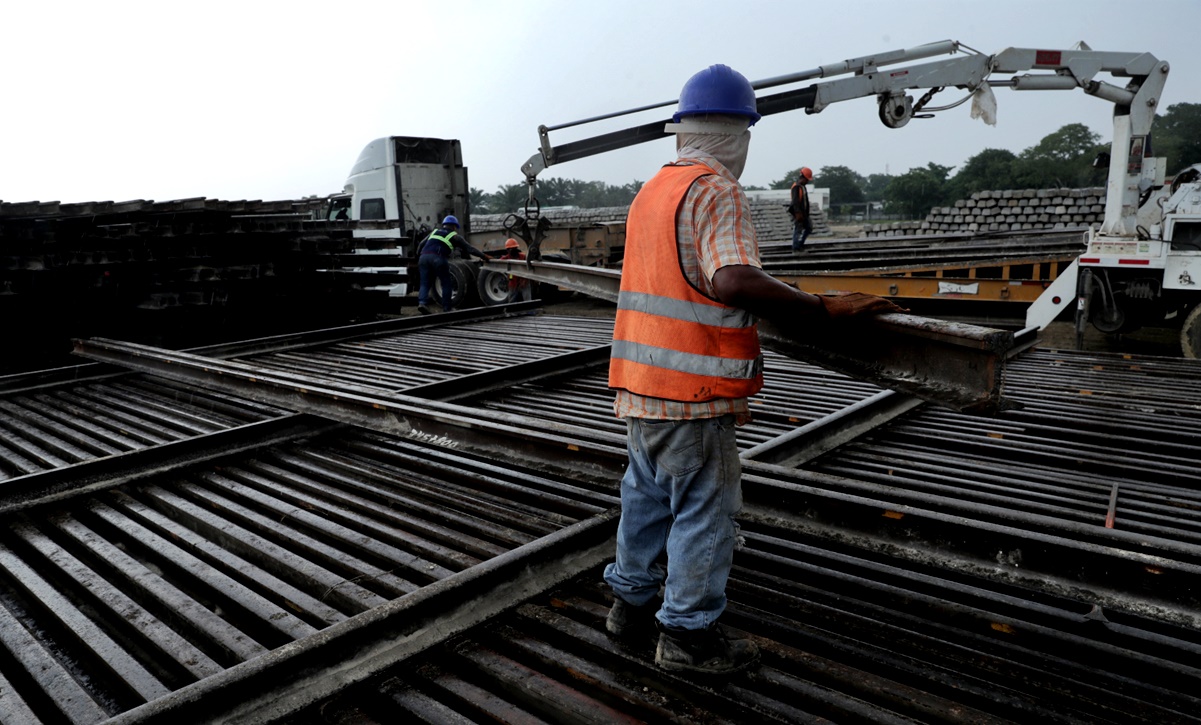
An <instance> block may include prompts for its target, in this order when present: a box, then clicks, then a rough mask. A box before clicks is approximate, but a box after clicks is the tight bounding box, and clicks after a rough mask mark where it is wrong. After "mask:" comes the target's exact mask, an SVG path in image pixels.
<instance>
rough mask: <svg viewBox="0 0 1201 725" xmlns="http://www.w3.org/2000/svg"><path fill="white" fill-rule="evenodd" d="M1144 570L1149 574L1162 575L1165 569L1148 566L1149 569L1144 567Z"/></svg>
mask: <svg viewBox="0 0 1201 725" xmlns="http://www.w3.org/2000/svg"><path fill="white" fill-rule="evenodd" d="M1144 568H1145V569H1146V570H1147V573H1148V574H1162V573H1163V569H1160V568H1159V567H1157V566H1148V567H1144Z"/></svg>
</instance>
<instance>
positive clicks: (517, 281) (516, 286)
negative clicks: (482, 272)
mask: <svg viewBox="0 0 1201 725" xmlns="http://www.w3.org/2000/svg"><path fill="white" fill-rule="evenodd" d="M502 259H525V252H523V251H521V244H519V243H518V242H517V240H516V239H513V238H509V239H506V240H505V254H504V256H503V257H502ZM532 296H533V292H532V291H531V290H530V281H529V280H528V279H526V278H525V277H518V276H517V275H515V274H511V275H509V302H510V303H512V302H529V301H530V298H531V297H532Z"/></svg>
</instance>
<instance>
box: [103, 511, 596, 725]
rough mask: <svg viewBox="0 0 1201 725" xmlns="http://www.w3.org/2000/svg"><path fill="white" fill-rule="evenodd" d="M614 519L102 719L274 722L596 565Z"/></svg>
mask: <svg viewBox="0 0 1201 725" xmlns="http://www.w3.org/2000/svg"><path fill="white" fill-rule="evenodd" d="M617 518H618V512H617V510H616V509H614V510H611V511H608V512H606V513H603V514H600V515H597V516H594V517H592V518H590V519H587V520H585V521H582V522H580V523H578V524H573V525H572V526H569V527H567V528H565V529H562V530H561V531H558V532H555V533H554V534H551V535H549V536H546V537H543V538H541V539H538V540H537V541H534V542H532V543H530V544H527V545H525V546H522V547H520V548H517V549H514V550H512V551H510V552H508V553H505V554H502V555H500V556H497V557H495V558H493V559H490V560H488V561H486V562H483V563H481V564H479V565H477V566H474V567H472V568H470V569H467V570H465V571H462V572H459V573H457V574H453V575H451V576H449V577H447V578H445V579H442V580H440V581H437V582H434V583H432V584H429V585H427V586H425V587H422V588H421V589H420V590H418V591H415V592H413V593H411V594H408V595H405V596H403V597H399V598H397V599H394V600H392V601H390V602H388V603H387V604H384V605H382V606H380V607H376V608H375V609H372V610H370V611H368V612H364V613H362V614H359V615H356V616H354V617H351V618H350V619H348V620H345V621H343V622H339V623H337V624H334V625H332V626H330V627H328V628H326V629H324V630H322V631H321V632H320V633H318V634H317V635H315V636H313V637H308V638H306V639H304V640H300V641H296V642H292V643H289V644H286V645H284V646H282V647H279V648H278V649H276V650H274V651H272V652H270V653H267V654H264V655H262V656H259V657H255V658H254V659H251V660H248V661H246V662H243V663H241V664H239V665H236V666H234V667H231V668H229V669H228V670H225V671H224V672H222V673H220V674H217V675H214V676H212V677H209V678H207V679H205V680H201V681H199V682H196V683H194V684H192V685H188V686H186V687H183V688H180V689H179V690H176V691H175V692H172V693H171V694H169V695H166V696H165V697H162V698H159V699H157V700H154V701H153V702H149V703H146V704H144V705H142V706H140V707H137V708H134V709H132V710H129V711H126V712H124V713H122V714H120V715H117V716H116V717H114V718H112V719H110V720H108V723H110V725H133V724H134V723H170V724H171V725H178V724H179V723H193V722H196V723H198V722H204V723H208V722H224V723H231V724H233V723H268V722H278V721H279V720H280V719H281V718H284V717H286V716H288V715H290V714H293V713H295V712H297V711H299V710H300V709H302V708H304V707H307V706H309V705H312V704H313V703H316V702H319V701H321V700H323V699H326V698H328V697H330V696H332V695H333V694H335V693H336V692H338V691H340V690H342V689H344V688H346V687H348V686H350V685H353V684H355V683H359V682H363V681H365V680H368V679H369V678H371V677H373V676H375V675H377V674H379V673H381V672H383V671H385V670H386V669H387V668H389V667H390V666H392V665H394V664H396V663H398V662H400V661H403V660H405V659H407V658H409V657H411V656H412V655H414V654H416V653H419V652H421V651H424V650H425V649H428V648H429V647H432V646H434V645H437V644H439V643H441V642H444V641H446V640H447V639H449V638H450V637H452V636H454V635H457V634H460V633H462V632H465V631H467V630H468V629H470V628H471V627H474V626H476V625H478V624H480V623H482V622H483V621H485V620H486V619H488V618H490V617H492V616H495V615H496V614H499V613H500V612H503V611H505V610H508V609H510V608H512V607H514V606H516V605H517V604H520V603H522V602H523V601H525V600H527V599H528V598H529V597H531V596H534V595H535V594H538V593H541V592H544V591H547V590H549V589H550V588H552V587H555V586H558V585H559V584H562V583H563V582H565V581H567V580H569V579H571V578H573V577H575V576H577V575H579V574H581V573H583V572H585V571H588V570H589V569H591V568H593V567H597V566H600V565H601V564H602V563H604V562H605V561H606V560H608V559H609V558H611V557H612V553H613V548H614V546H615V545H616V530H617Z"/></svg>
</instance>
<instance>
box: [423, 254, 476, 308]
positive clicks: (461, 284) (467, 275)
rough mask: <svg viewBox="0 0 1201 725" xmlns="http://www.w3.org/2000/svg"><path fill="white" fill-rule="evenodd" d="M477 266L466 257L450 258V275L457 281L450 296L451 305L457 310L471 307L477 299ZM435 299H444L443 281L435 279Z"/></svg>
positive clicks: (438, 300) (439, 300) (437, 300)
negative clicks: (465, 258)
mask: <svg viewBox="0 0 1201 725" xmlns="http://www.w3.org/2000/svg"><path fill="white" fill-rule="evenodd" d="M475 275H476V269H475V266H474V265H472V264H471V262H468V261H467V260H464V259H452V260H450V276H451V278H452V279H454V281H455V291H454V294H452V295H451V296H450V305H451V307H452V308H454V309H456V310H460V309H463V308H464V307H471V306H472V304H473V303H474V302H475V300H476V290H475ZM433 294H434V295H435V298H434V300H435V301H436V302H441V301H442V282H441V281H440V280H438V279H435V280H434V290H433Z"/></svg>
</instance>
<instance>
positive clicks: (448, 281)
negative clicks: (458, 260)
mask: <svg viewBox="0 0 1201 725" xmlns="http://www.w3.org/2000/svg"><path fill="white" fill-rule="evenodd" d="M417 269H418V271H420V272H421V287H420V289H419V290H418V292H417V304H419V305H422V306H424V305H427V304H429V301H430V287H431V286H433V284H434V280H433V278H434V277H437V278H438V281H439V282H441V283H442V309H443V310H444V311H446V312H450V302H451V300H452V299H454V293H455V278H454V277H452V276H451V275H450V260H449V259H447V258H446V257H443V256H442V255H440V254H423V255H421V256H420V257H418V258H417Z"/></svg>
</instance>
